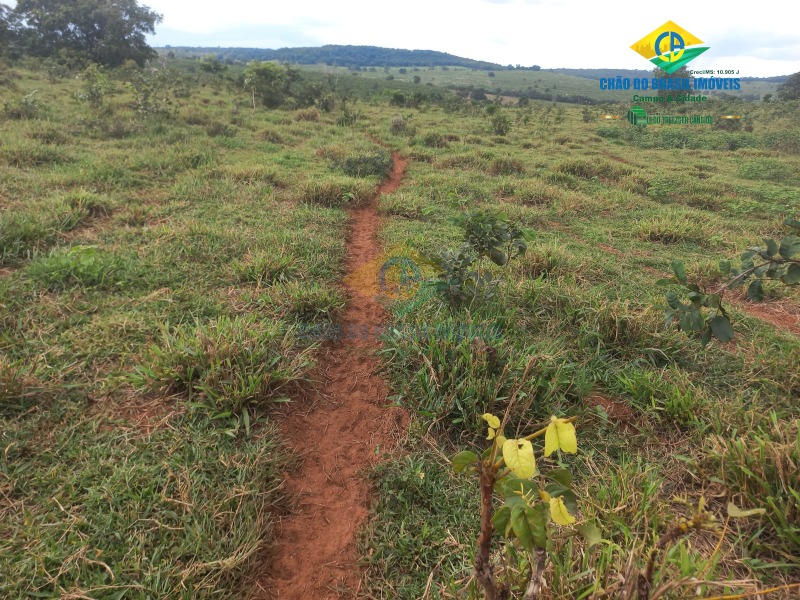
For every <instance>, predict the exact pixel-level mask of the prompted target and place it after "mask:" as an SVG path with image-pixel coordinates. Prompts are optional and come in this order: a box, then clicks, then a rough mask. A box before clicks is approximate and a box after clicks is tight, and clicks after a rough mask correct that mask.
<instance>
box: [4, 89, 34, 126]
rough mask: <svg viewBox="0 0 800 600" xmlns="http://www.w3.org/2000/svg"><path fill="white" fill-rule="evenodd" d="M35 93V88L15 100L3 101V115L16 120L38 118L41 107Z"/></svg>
mask: <svg viewBox="0 0 800 600" xmlns="http://www.w3.org/2000/svg"><path fill="white" fill-rule="evenodd" d="M36 93H37V90H34V91H32V92H31V93H30V94H26V95H25V96H22V97H21V98H17V99H16V100H5V101H3V116H4V117H5V118H6V119H13V120H16V121H21V120H27V119H36V118H38V117H39V116H40V115H41V113H42V110H43V107H42V105H41V103H40V102H39V99H38V98H37V97H36Z"/></svg>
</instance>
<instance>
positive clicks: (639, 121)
mask: <svg viewBox="0 0 800 600" xmlns="http://www.w3.org/2000/svg"><path fill="white" fill-rule="evenodd" d="M628 123H630V124H631V125H641V126H645V125H647V113H646V112H645V111H644V109H643V108H642V107H641V106H632V107H631V108H630V110H629V111H628Z"/></svg>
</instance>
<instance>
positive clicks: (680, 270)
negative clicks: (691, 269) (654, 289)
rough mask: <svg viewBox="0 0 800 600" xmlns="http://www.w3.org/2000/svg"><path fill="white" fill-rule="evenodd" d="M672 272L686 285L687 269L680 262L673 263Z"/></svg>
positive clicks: (674, 261)
mask: <svg viewBox="0 0 800 600" xmlns="http://www.w3.org/2000/svg"><path fill="white" fill-rule="evenodd" d="M671 265H672V272H673V273H675V277H677V278H678V281H680V282H681V283H682V284H684V285H686V269H684V267H683V263H682V262H681V261H679V260H673V261H672V263H671Z"/></svg>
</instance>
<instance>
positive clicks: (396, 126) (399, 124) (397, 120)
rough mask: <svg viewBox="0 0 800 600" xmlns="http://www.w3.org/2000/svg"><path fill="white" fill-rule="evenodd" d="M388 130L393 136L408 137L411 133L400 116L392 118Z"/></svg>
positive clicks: (406, 123)
mask: <svg viewBox="0 0 800 600" xmlns="http://www.w3.org/2000/svg"><path fill="white" fill-rule="evenodd" d="M389 129H390V131H391V132H392V134H394V135H408V134H410V133H411V130H410V128H409V126H408V122H407V121H406V120H405V119H404V118H403V117H400V116H397V117H392V124H391V127H390V128H389Z"/></svg>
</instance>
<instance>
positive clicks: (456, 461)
mask: <svg viewBox="0 0 800 600" xmlns="http://www.w3.org/2000/svg"><path fill="white" fill-rule="evenodd" d="M476 462H478V455H477V454H475V453H474V452H470V451H469V450H464V451H463V452H459V453H458V454H456V455H455V456H454V457H453V458H452V459H451V460H450V464H452V465H453V471H455V472H456V473H462V472H464V471H465V470H466V469H467V467H470V466H472V465H474V464H475V463H476Z"/></svg>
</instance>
